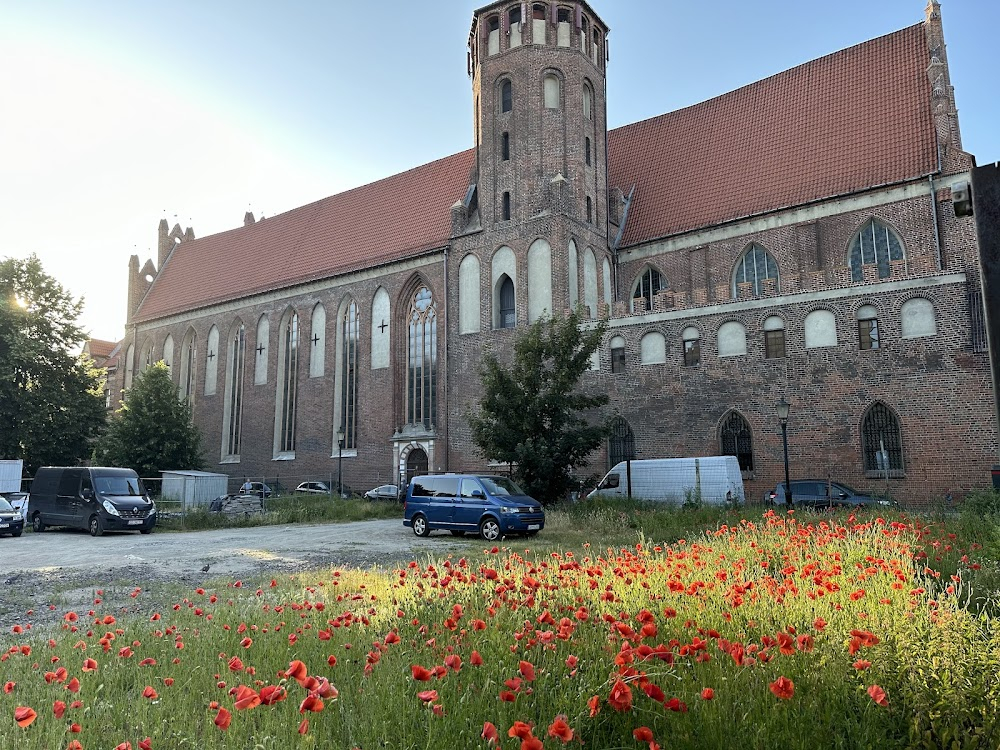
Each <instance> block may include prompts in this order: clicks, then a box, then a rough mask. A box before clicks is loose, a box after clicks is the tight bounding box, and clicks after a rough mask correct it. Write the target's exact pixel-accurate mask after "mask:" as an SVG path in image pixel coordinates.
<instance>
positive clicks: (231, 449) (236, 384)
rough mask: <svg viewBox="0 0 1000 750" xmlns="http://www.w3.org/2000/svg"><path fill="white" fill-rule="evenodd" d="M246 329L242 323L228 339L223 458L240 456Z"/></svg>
mask: <svg viewBox="0 0 1000 750" xmlns="http://www.w3.org/2000/svg"><path fill="white" fill-rule="evenodd" d="M246 356H247V342H246V328H244V326H243V324H242V323H239V324H237V325H236V326H235V327H234V328H233V333H232V337H231V338H230V339H229V365H228V367H227V369H226V405H225V413H224V415H223V434H224V435H225V436H226V437H225V439H226V445H225V450H223V456H224V457H237V456H239V455H240V442H241V440H242V437H243V372H244V370H245V368H246Z"/></svg>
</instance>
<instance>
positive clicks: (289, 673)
mask: <svg viewBox="0 0 1000 750" xmlns="http://www.w3.org/2000/svg"><path fill="white" fill-rule="evenodd" d="M308 674H309V670H308V669H306V665H305V664H303V663H302V662H300V661H299V660H298V659H296V660H295V661H293V662H291V663H290V664H289V665H288V669H286V670H285V677H289V678H291V679H293V680H295V681H296V682H298V683H299V684H301V683H302V681H303V680H305V679H306V677H307V676H308Z"/></svg>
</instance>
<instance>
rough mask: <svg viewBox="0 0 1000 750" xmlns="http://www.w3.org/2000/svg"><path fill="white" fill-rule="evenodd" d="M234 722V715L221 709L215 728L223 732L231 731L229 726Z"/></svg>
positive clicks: (216, 716) (217, 715) (216, 718)
mask: <svg viewBox="0 0 1000 750" xmlns="http://www.w3.org/2000/svg"><path fill="white" fill-rule="evenodd" d="M232 720H233V715H232V714H231V713H229V711H227V710H226V709H224V708H220V709H219V713H217V714H216V715H215V726H217V727H218V728H219V729H222V730H226V729H229V724H230V722H231V721H232Z"/></svg>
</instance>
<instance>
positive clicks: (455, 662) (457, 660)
mask: <svg viewBox="0 0 1000 750" xmlns="http://www.w3.org/2000/svg"><path fill="white" fill-rule="evenodd" d="M444 664H445V666H446V667H448V668H449V669H452V670H454V671H456V672H457V671H459V670H460V669H461V668H462V657H461V656H459V655H458V654H448V655H447V656H446V657H444Z"/></svg>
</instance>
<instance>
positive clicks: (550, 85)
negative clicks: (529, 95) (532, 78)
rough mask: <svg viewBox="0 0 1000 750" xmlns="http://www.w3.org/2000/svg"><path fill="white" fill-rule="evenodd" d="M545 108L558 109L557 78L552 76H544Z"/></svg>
mask: <svg viewBox="0 0 1000 750" xmlns="http://www.w3.org/2000/svg"><path fill="white" fill-rule="evenodd" d="M543 80H544V89H545V108H546V109H559V78H557V77H556V76H554V75H547V76H545V78H544V79H543Z"/></svg>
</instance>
